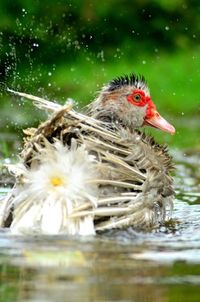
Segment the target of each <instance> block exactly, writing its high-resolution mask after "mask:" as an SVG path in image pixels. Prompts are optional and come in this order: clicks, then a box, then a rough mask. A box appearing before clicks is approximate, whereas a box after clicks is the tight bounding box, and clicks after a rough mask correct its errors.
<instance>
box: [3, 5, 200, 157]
mask: <svg viewBox="0 0 200 302" xmlns="http://www.w3.org/2000/svg"><path fill="white" fill-rule="evenodd" d="M199 16H200V4H199V1H198V0H196V1H195V0H193V1H189V0H186V1H182V0H177V1H166V0H162V1H161V0H154V1H147V0H144V1H140V0H136V1H129V0H118V1H115V0H109V1H105V2H104V3H102V2H101V1H97V0H93V1H76V0H74V1H73V0H72V1H66V0H65V1H64V0H60V1H58V0H56V1H49V0H44V1H38V0H36V1H30V0H18V1H6V0H2V1H1V2H0V82H1V91H2V92H1V100H0V119H1V124H0V127H1V134H0V138H1V142H0V147H1V151H0V152H1V154H2V155H3V156H7V155H10V150H11V149H12V148H10V147H11V146H14V149H16V147H17V146H18V141H20V140H21V138H20V137H19V139H16V134H17V136H20V135H21V133H22V132H21V129H22V128H26V127H27V126H33V125H37V123H38V119H42V117H41V115H40V114H39V111H37V110H35V109H34V108H33V107H32V105H31V104H29V102H28V101H25V102H21V101H20V100H19V99H16V98H13V97H11V96H10V95H8V94H6V93H5V91H4V90H5V89H4V88H5V85H7V86H8V87H10V88H12V89H14V90H19V91H24V92H27V93H31V94H35V95H38V96H42V97H46V98H48V99H51V100H57V101H60V102H61V103H64V102H65V100H66V99H67V97H71V98H74V99H75V100H76V101H77V102H78V104H79V107H81V106H83V105H84V104H86V103H88V102H90V100H92V99H93V98H94V96H95V93H96V91H97V90H98V89H99V88H100V87H101V86H102V85H103V84H104V83H105V82H107V81H108V80H110V79H112V78H114V77H116V76H119V75H123V74H126V73H130V72H135V73H141V74H144V75H145V77H146V79H147V81H148V83H149V86H150V88H151V93H152V98H153V100H154V102H155V103H156V105H157V107H158V109H159V111H160V113H161V114H162V115H163V116H164V117H166V118H168V120H169V121H170V122H171V123H172V124H174V125H175V126H176V128H177V134H176V135H175V136H174V137H170V136H169V135H165V134H163V133H158V132H157V131H155V130H153V135H154V136H159V137H158V140H160V141H161V142H167V143H168V144H170V145H172V146H174V145H175V146H183V147H188V146H189V147H190V146H192V145H198V144H199V138H198V135H197V134H198V131H199V127H200V126H199V120H198V116H199V112H200V98H199V91H200V86H199V75H200V69H199V50H200V48H199V46H198V41H199V39H200V37H199V32H200V31H199V30H200V17H199ZM2 83H4V84H5V85H4V84H2ZM147 131H149V130H147ZM151 132H152V131H151Z"/></svg>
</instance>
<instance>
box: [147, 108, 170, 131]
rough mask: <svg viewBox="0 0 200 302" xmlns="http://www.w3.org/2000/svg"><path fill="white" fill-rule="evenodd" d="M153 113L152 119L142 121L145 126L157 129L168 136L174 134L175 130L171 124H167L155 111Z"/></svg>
mask: <svg viewBox="0 0 200 302" xmlns="http://www.w3.org/2000/svg"><path fill="white" fill-rule="evenodd" d="M153 113H154V114H153V116H152V117H149V118H146V119H145V121H144V124H145V125H149V126H152V127H154V128H158V129H160V130H163V131H165V132H168V133H170V134H174V133H175V128H174V127H173V126H172V125H171V124H169V123H168V122H167V121H166V120H165V119H164V118H163V117H162V116H160V114H159V113H158V112H157V111H156V110H155V111H154V112H153Z"/></svg>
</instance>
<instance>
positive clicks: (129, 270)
mask: <svg viewBox="0 0 200 302" xmlns="http://www.w3.org/2000/svg"><path fill="white" fill-rule="evenodd" d="M174 157H175V160H176V166H177V171H176V177H175V186H176V192H177V197H176V201H175V207H174V212H173V221H172V222H171V223H170V224H169V225H168V226H166V227H162V228H160V230H157V231H155V232H152V233H144V232H140V233H138V232H135V231H134V230H132V229H128V230H127V231H112V232H109V233H106V234H103V235H99V236H96V237H94V238H92V237H90V238H78V237H77V238H74V237H65V236H58V237H47V236H46V237H44V236H43V237H27V238H24V237H14V236H12V235H10V234H9V233H8V232H7V231H5V230H2V231H1V232H0V301H3V302H7V301H20V302H21V301H28V302H29V301H30V302H33V301H35V302H41V301H42V302H44V301H48V302H51V301H52V302H53V301H56V302H59V301H76V302H79V301H81V302H83V301H98V302H100V301H102V302H103V301H120V302H128V301H159V302H162V301H187V302H188V301H191V302H193V301H200V298H199V294H200V289H199V286H200V193H199V192H200V171H199V168H198V167H199V166H200V157H199V155H198V151H197V154H184V153H182V152H180V151H177V150H176V151H174ZM2 194H3V192H2Z"/></svg>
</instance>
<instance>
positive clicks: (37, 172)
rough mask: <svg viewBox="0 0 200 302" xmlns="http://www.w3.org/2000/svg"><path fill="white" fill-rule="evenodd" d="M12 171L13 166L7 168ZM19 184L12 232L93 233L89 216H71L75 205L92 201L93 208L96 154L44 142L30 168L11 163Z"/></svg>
mask: <svg viewBox="0 0 200 302" xmlns="http://www.w3.org/2000/svg"><path fill="white" fill-rule="evenodd" d="M10 170H12V167H11V168H10ZM17 170H18V172H20V173H19V175H18V179H20V182H21V184H20V183H18V185H17V186H16V189H15V192H14V195H15V197H14V199H13V200H12V204H13V207H14V213H13V216H14V219H13V221H12V224H11V231H12V232H13V233H40V234H41V233H42V234H59V233H64V234H72V235H73V234H81V235H90V234H94V233H95V230H94V224H93V218H92V216H91V215H88V216H84V217H82V218H70V214H71V213H72V211H73V209H74V208H75V207H77V206H81V205H82V204H84V203H85V202H88V201H89V202H91V203H92V204H93V206H94V207H95V204H96V198H97V193H98V190H97V185H96V184H95V183H93V182H92V180H93V179H94V178H96V176H97V174H98V173H97V171H96V160H95V157H94V156H92V155H89V154H88V152H87V151H86V150H85V148H84V145H82V146H79V147H77V144H76V142H75V141H73V140H72V145H71V147H70V148H69V147H67V146H64V145H63V144H62V143H61V141H56V142H55V143H54V144H50V143H49V142H48V141H46V142H45V147H44V148H41V149H40V152H38V153H37V155H36V157H35V158H34V160H33V161H32V163H31V167H25V165H22V164H20V166H19V169H18V168H17V166H14V169H13V171H14V173H15V176H16V173H17Z"/></svg>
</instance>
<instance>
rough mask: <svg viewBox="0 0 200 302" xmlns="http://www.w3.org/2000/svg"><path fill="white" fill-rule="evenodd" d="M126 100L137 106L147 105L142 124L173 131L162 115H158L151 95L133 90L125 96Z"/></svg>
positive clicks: (139, 90) (169, 131)
mask: <svg viewBox="0 0 200 302" xmlns="http://www.w3.org/2000/svg"><path fill="white" fill-rule="evenodd" d="M127 101H128V102H129V103H130V104H132V105H134V106H137V107H144V106H145V105H147V109H146V115H145V118H144V125H149V126H151V127H155V128H158V129H160V130H163V131H166V132H168V133H170V134H174V133H175V128H174V127H173V126H172V125H170V124H169V123H168V122H167V121H166V120H165V119H164V118H163V117H162V116H160V114H159V113H158V111H157V110H156V106H155V104H154V103H153V101H152V99H151V97H150V96H146V95H145V92H144V91H143V90H141V89H135V90H133V92H132V94H130V95H128V96H127Z"/></svg>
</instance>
